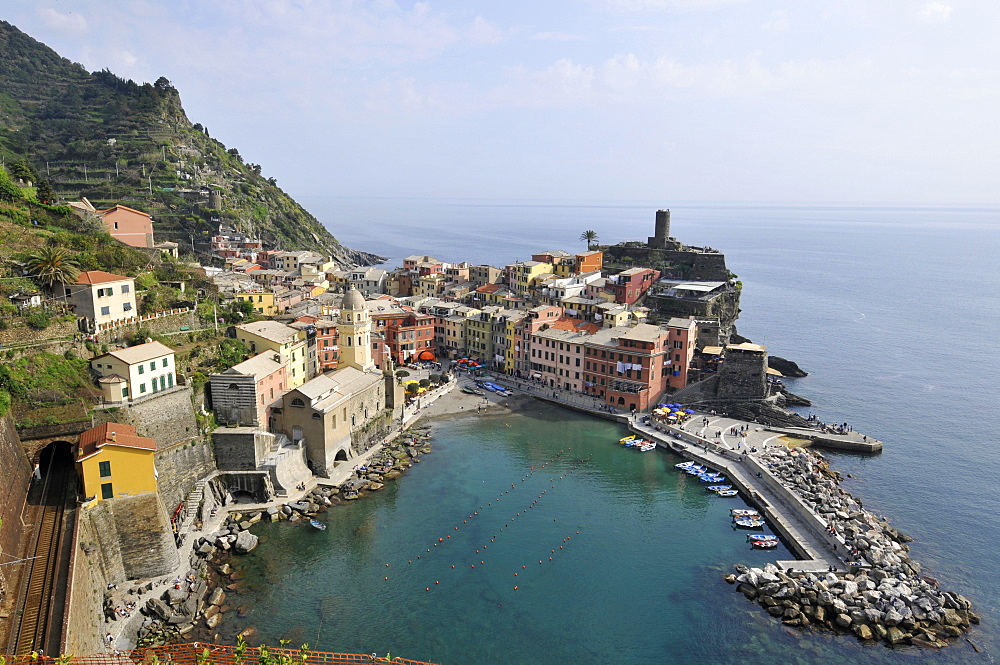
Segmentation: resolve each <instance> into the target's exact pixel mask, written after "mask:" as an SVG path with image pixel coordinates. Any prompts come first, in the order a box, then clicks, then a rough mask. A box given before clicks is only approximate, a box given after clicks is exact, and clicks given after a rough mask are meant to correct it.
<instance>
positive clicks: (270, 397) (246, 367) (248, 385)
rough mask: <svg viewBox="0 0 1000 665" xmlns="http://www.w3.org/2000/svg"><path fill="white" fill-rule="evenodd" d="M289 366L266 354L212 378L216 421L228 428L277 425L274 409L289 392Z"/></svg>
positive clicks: (210, 386)
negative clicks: (231, 426) (229, 426)
mask: <svg viewBox="0 0 1000 665" xmlns="http://www.w3.org/2000/svg"><path fill="white" fill-rule="evenodd" d="M287 371H288V370H287V365H286V363H285V362H284V361H283V360H282V358H281V356H280V355H279V354H277V353H275V352H274V351H264V352H263V353H259V354H257V355H256V356H254V357H253V358H250V359H249V360H246V361H244V362H241V363H239V364H238V365H233V366H232V367H230V368H229V369H227V370H226V371H225V372H222V373H221V374H213V375H212V376H211V377H210V378H209V390H210V394H211V398H212V408H213V409H214V410H215V418H216V420H217V421H219V422H220V423H224V424H227V425H242V426H246V427H266V428H268V429H271V427H272V426H273V425H274V416H273V415H272V409H273V408H274V407H275V406H279V407H280V405H281V396H282V395H284V394H285V392H286V391H287V390H288V376H287Z"/></svg>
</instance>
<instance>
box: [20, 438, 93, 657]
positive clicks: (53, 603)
mask: <svg viewBox="0 0 1000 665" xmlns="http://www.w3.org/2000/svg"><path fill="white" fill-rule="evenodd" d="M77 487H78V481H77V475H76V469H75V465H74V459H73V444H72V443H70V442H68V441H53V442H51V443H49V444H48V445H47V446H45V447H44V448H43V449H42V450H41V451H40V452H39V453H38V458H37V467H36V469H35V476H34V478H33V480H32V485H31V488H30V490H29V492H28V501H27V506H26V507H25V511H24V517H23V519H24V522H25V526H26V527H28V528H27V529H26V530H25V532H24V535H25V543H26V546H25V549H24V551H23V553H22V556H23V557H24V562H23V566H20V567H21V568H22V570H21V571H20V575H19V578H20V580H19V584H18V604H17V612H15V613H14V617H13V622H12V625H11V633H10V638H9V640H8V645H9V646H8V648H9V650H8V652H7V653H12V654H29V653H31V652H32V651H39V650H44V651H45V653H48V654H56V653H59V652H60V647H61V644H60V641H61V638H62V625H63V618H64V615H65V611H66V600H67V598H66V591H67V585H68V580H69V560H70V554H71V549H72V546H73V522H74V520H73V516H74V515H73V513H74V511H75V510H76V497H77Z"/></svg>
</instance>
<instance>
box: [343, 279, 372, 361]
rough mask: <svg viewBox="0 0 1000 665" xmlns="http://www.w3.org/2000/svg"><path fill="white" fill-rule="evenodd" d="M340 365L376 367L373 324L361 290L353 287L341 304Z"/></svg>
mask: <svg viewBox="0 0 1000 665" xmlns="http://www.w3.org/2000/svg"><path fill="white" fill-rule="evenodd" d="M337 330H338V332H339V334H340V365H341V366H342V367H356V368H357V369H360V370H361V371H362V372H368V371H370V370H373V369H375V363H374V362H372V324H371V318H370V317H369V315H368V308H367V307H365V299H364V297H363V296H362V295H361V292H360V291H358V290H357V289H356V288H354V287H351V288H350V289H348V291H347V293H346V294H344V301H343V303H341V305H340V323H339V325H338V326H337Z"/></svg>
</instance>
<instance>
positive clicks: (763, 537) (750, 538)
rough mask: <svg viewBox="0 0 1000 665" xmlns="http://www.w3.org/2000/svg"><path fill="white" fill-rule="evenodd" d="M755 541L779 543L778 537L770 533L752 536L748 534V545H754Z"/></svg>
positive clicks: (752, 534)
mask: <svg viewBox="0 0 1000 665" xmlns="http://www.w3.org/2000/svg"><path fill="white" fill-rule="evenodd" d="M755 540H774V541H777V540H778V537H777V536H772V535H771V534H769V533H751V534H747V542H748V543H752V542H754V541H755Z"/></svg>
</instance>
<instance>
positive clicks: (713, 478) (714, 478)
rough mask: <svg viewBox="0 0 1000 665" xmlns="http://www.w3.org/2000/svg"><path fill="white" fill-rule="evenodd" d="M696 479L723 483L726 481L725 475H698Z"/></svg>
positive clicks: (704, 481)
mask: <svg viewBox="0 0 1000 665" xmlns="http://www.w3.org/2000/svg"><path fill="white" fill-rule="evenodd" d="M698 480H700V481H701V482H703V483H724V482H726V477H725V476H715V475H712V476H698Z"/></svg>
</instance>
